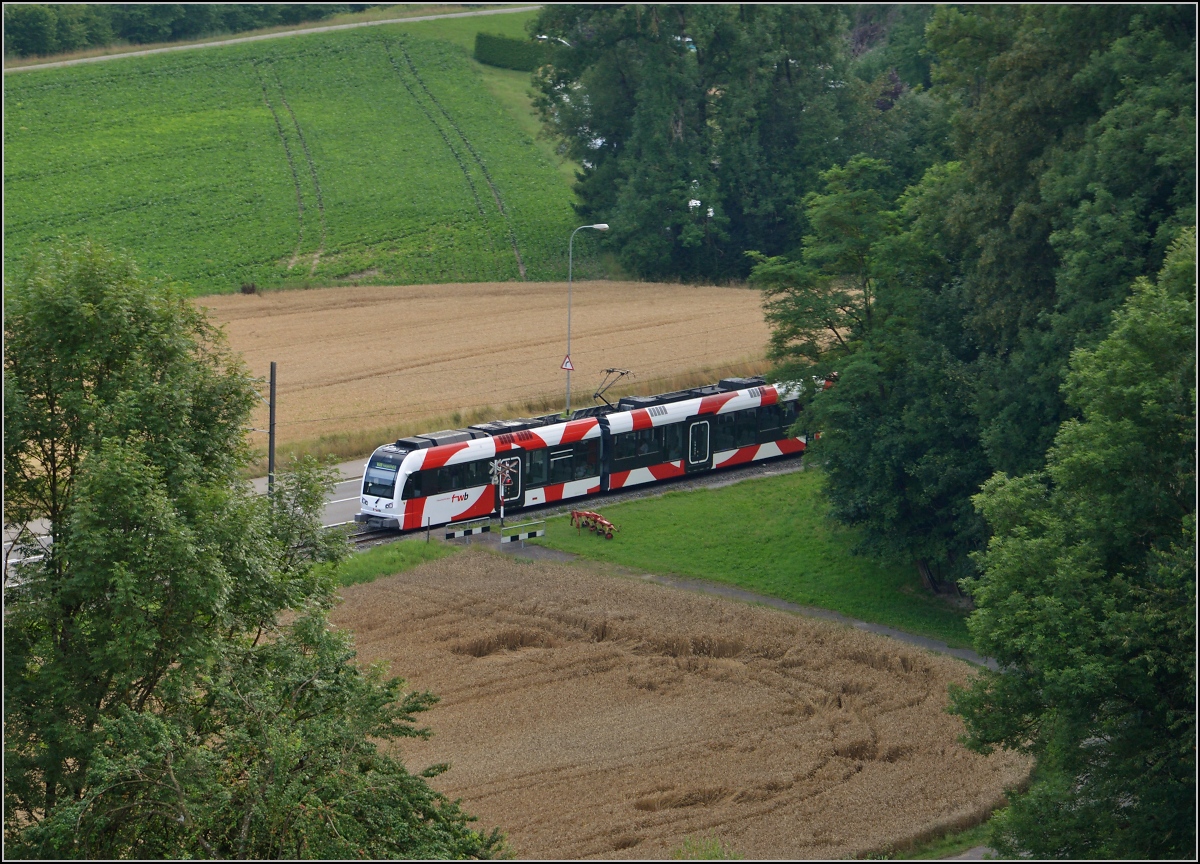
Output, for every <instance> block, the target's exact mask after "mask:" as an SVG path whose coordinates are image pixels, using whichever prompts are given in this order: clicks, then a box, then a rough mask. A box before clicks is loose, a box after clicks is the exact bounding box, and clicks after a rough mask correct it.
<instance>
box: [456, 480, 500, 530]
mask: <svg viewBox="0 0 1200 864" xmlns="http://www.w3.org/2000/svg"><path fill="white" fill-rule="evenodd" d="M495 500H496V487H495V486H489V487H487V491H486V492H484V493H483V494H481V495H480V496H479V500H478V501H476V502H475V503H474V504H472V505H471V506H470V507H468V508H467V509H466V510H464V511H463V512H461V513H459V514H458V515H457V516H455V517H454V518H453V519H451V520H450V521H451V522H457V521H459V520H460V519H478V518H479V517H481V516H490V515H491V514H492V511H493V510H494V509H495V504H494V502H495Z"/></svg>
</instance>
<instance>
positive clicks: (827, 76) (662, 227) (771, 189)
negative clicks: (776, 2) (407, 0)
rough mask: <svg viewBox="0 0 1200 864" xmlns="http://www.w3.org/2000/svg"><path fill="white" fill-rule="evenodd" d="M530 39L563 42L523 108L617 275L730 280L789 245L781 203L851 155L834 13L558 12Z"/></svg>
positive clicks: (788, 208) (544, 18) (731, 9)
mask: <svg viewBox="0 0 1200 864" xmlns="http://www.w3.org/2000/svg"><path fill="white" fill-rule="evenodd" d="M532 27H533V29H534V32H536V33H538V34H544V35H550V36H554V37H558V38H560V39H562V40H564V41H566V42H567V43H569V47H566V46H560V47H559V48H558V49H556V51H555V53H554V56H553V60H552V62H551V63H550V64H549V65H547V66H545V67H543V69H542V70H541V72H540V73H539V75H538V77H537V79H536V81H535V84H536V86H537V89H538V91H539V93H538V100H537V101H538V105H539V108H540V110H541V112H542V116H543V118H544V119H545V121H546V123H547V126H548V128H549V130H550V131H551V133H552V134H554V135H555V136H556V137H558V138H559V140H560V141H561V142H562V143H563V145H564V146H565V148H566V151H567V153H568V154H569V155H570V156H571V157H572V158H574V159H576V160H578V161H579V162H580V164H582V165H583V171H582V172H581V174H580V176H579V181H578V184H577V186H576V189H577V191H578V193H579V197H580V199H581V202H582V203H581V205H580V214H581V216H582V217H583V218H587V219H594V220H600V219H603V220H604V221H607V222H608V223H610V224H611V225H612V230H611V231H610V232H609V236H608V237H607V238H606V240H605V242H606V243H609V244H610V245H611V246H613V248H615V249H616V250H618V252H619V254H620V255H621V257H622V261H623V263H624V264H625V266H627V267H628V268H629V269H630V270H632V271H635V272H638V273H640V274H643V275H646V276H651V277H654V278H665V277H668V276H675V277H679V276H682V277H685V278H710V279H711V278H725V277H728V276H744V275H745V274H746V272H747V271H748V269H749V264H748V262H747V261H746V259H745V258H744V256H743V254H742V253H743V252H744V251H745V250H746V249H759V250H762V251H764V252H765V253H766V254H769V255H777V254H780V253H783V252H786V251H790V250H792V249H793V248H794V247H796V246H798V244H799V240H800V236H801V234H800V232H799V231H797V230H796V228H797V217H798V214H797V212H796V210H795V202H796V201H798V200H799V199H801V198H803V196H804V195H805V194H806V193H807V192H808V191H810V190H811V189H813V188H815V186H816V184H817V174H818V173H819V172H820V171H821V170H823V169H824V168H827V167H829V166H830V165H832V164H834V163H835V162H836V161H842V160H844V159H845V158H847V157H848V156H850V155H852V154H853V153H854V152H857V149H856V148H853V144H852V143H851V142H850V141H849V140H848V139H847V137H846V135H845V134H843V130H844V129H845V128H848V127H847V126H846V121H845V118H844V116H843V115H846V114H852V113H853V108H852V106H854V105H857V104H859V102H860V101H861V99H860V97H861V96H862V93H863V92H865V90H864V88H863V87H861V86H860V82H858V81H857V79H855V80H853V81H848V80H847V79H846V76H845V74H844V71H845V70H844V66H845V62H844V57H843V53H844V52H843V51H842V43H841V42H840V41H839V39H838V36H839V34H840V33H841V31H842V29H843V27H844V20H843V19H842V17H841V15H840V13H839V12H838V10H837V9H836V8H834V7H820V6H803V5H790V6H789V5H780V6H754V5H742V6H720V5H718V6H688V5H680V6H663V5H647V6H643V5H626V6H608V7H605V6H561V5H560V6H546V7H544V9H543V10H542V11H541V12H540V13H539V16H538V18H537V19H536V20H535V22H534V23H533V25H532ZM839 156H840V159H839V158H838V157H839ZM693 202H694V203H693Z"/></svg>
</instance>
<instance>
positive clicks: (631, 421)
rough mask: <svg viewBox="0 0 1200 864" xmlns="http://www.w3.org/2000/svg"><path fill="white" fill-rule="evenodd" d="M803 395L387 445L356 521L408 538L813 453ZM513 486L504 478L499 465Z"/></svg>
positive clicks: (679, 399)
mask: <svg viewBox="0 0 1200 864" xmlns="http://www.w3.org/2000/svg"><path fill="white" fill-rule="evenodd" d="M798 396H799V391H798V390H796V389H789V388H788V386H787V385H782V384H775V385H769V384H766V383H765V381H764V380H763V379H762V378H726V379H724V380H722V381H721V382H720V383H718V384H716V385H712V386H708V387H698V388H694V389H691V390H680V391H677V392H675V393H664V394H661V395H659V396H627V397H625V398H623V399H621V400H620V401H619V402H618V403H617V404H616V405H615V406H612V407H609V406H598V407H596V408H586V409H584V410H582V411H576V412H575V413H574V414H573V415H572V417H571V419H570V420H564V419H563V418H562V417H560V416H559V415H556V414H552V415H548V416H546V417H537V418H529V419H522V420H503V421H497V422H494V423H482V424H479V425H476V426H470V427H467V428H466V429H449V430H446V431H443V432H432V433H429V434H427V435H417V436H414V437H411V438H401V439H400V440H399V441H397V442H396V443H395V444H386V445H384V446H383V447H380V448H379V449H377V450H376V451H375V452H374V453H373V454H371V459H370V461H369V462H368V463H367V466H366V471H365V473H364V475H363V486H362V508H361V511H360V512H359V513H358V514H357V515H356V516H355V517H354V521H355V522H360V523H365V524H366V525H368V526H370V527H373V528H398V529H401V530H404V531H409V530H414V529H418V528H426V527H429V526H433V525H444V524H446V523H448V522H458V521H462V520H466V519H477V518H482V517H485V516H490V515H491V514H493V513H496V512H498V511H499V509H500V502H501V499H502V498H503V501H504V506H505V508H506V510H516V509H520V508H522V507H536V506H538V505H542V504H548V503H552V502H555V501H564V500H567V499H571V498H583V497H586V496H588V495H596V494H599V493H602V492H609V491H612V490H616V489H625V488H627V487H630V486H636V485H639V484H642V483H655V482H659V481H663V480H668V479H671V478H674V477H683V476H685V475H689V474H694V473H698V472H704V471H713V470H716V469H719V468H727V467H731V466H734V465H745V464H748V463H750V462H758V461H761V460H764V459H773V458H778V457H782V456H791V455H795V454H799V453H802V452H804V447H805V437H804V436H801V437H799V438H791V437H789V436H788V429H789V428H790V427H791V426H792V425H793V424H794V423H795V422H796V418H797V413H798V403H797V398H798ZM497 462H498V463H499V465H501V466H503V467H504V468H505V469H507V470H506V472H505V473H506V475H507V478H508V479H507V480H502V481H500V482H496V481H494V480H493V469H492V466H493V464H494V463H497Z"/></svg>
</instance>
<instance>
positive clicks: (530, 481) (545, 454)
mask: <svg viewBox="0 0 1200 864" xmlns="http://www.w3.org/2000/svg"><path fill="white" fill-rule="evenodd" d="M549 482H550V451H549V450H545V449H543V450H530V451H529V476H528V478H526V480H525V485H526V486H545V485H546V484H547V483H549Z"/></svg>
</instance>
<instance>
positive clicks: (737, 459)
mask: <svg viewBox="0 0 1200 864" xmlns="http://www.w3.org/2000/svg"><path fill="white" fill-rule="evenodd" d="M757 453H758V445H757V444H751V445H750V446H749V447H739V448H738V449H737V450H736V451H735V452H734V454H733V455H732V456H730V457H729V458H728V459H726V460H725V461H724V462H722V463H721V464H720V465H717V466H716V467H717V468H727V467H728V466H730V465H745V464H746V463H747V462H753V461H754V457H755V455H756V454H757Z"/></svg>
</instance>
